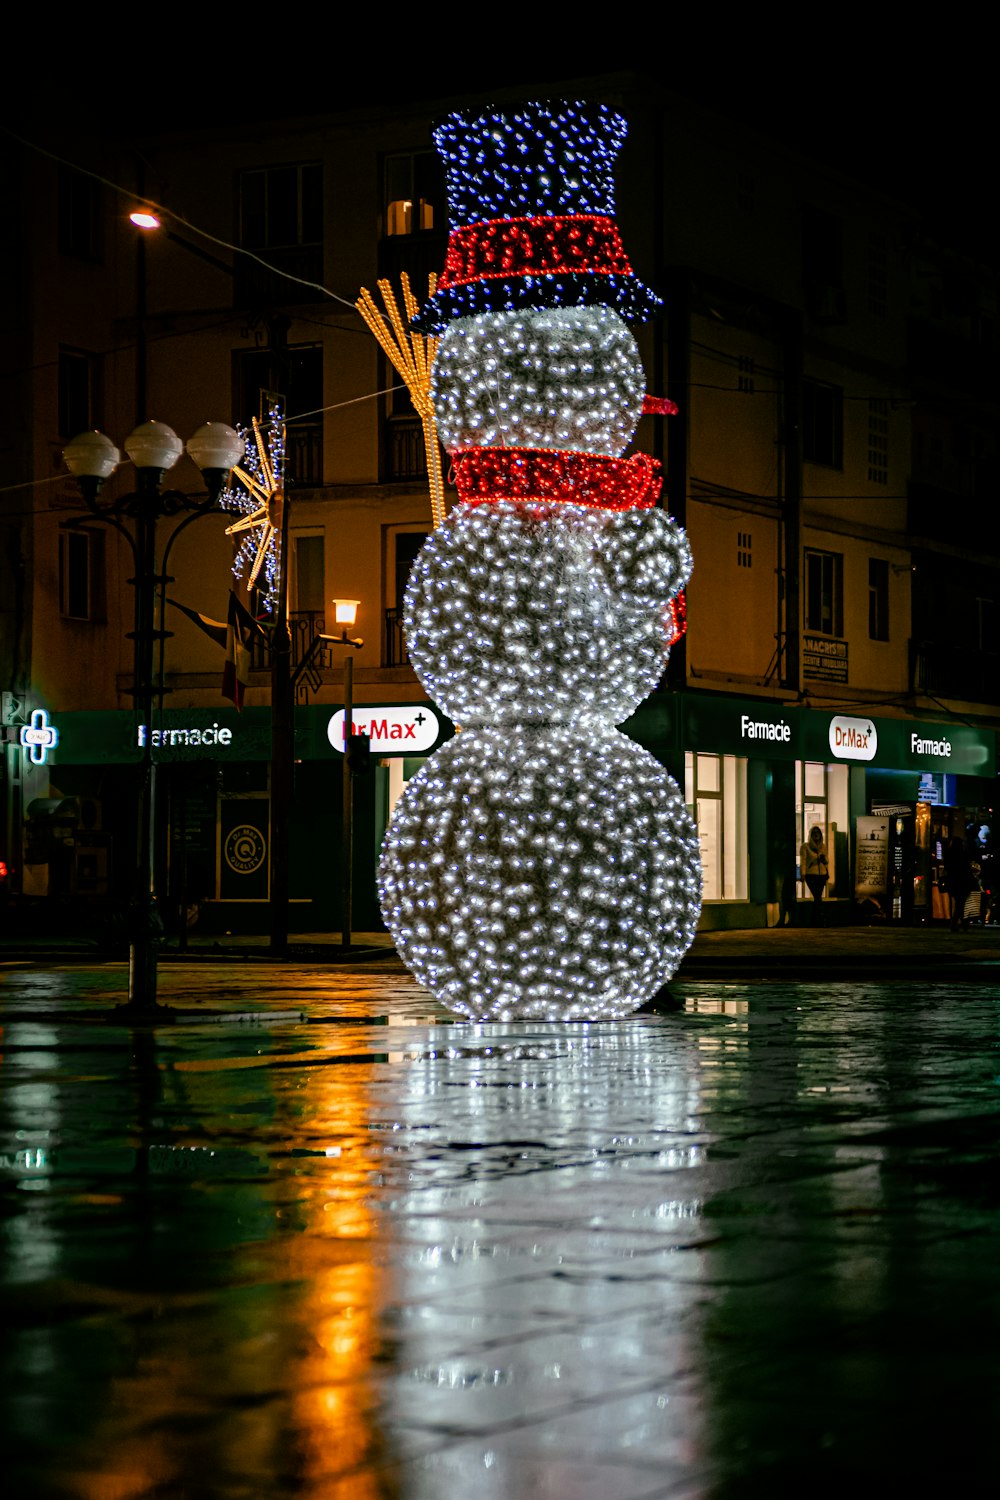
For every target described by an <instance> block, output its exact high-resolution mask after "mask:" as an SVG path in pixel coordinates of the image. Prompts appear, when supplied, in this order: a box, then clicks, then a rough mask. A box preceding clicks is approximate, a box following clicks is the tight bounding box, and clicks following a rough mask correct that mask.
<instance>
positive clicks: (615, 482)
mask: <svg viewBox="0 0 1000 1500" xmlns="http://www.w3.org/2000/svg"><path fill="white" fill-rule="evenodd" d="M659 468H660V463H659V460H658V459H655V458H650V456H649V454H648V453H635V454H633V456H632V457H631V458H608V457H605V456H603V455H601V454H594V453H577V452H563V451H561V450H560V449H555V448H465V449H463V450H462V452H460V453H455V454H453V455H452V469H453V471H454V476H455V484H456V485H457V487H458V497H459V499H460V500H465V501H466V502H467V503H468V504H470V505H482V504H484V503H485V502H487V501H490V500H542V501H547V502H554V501H560V500H561V501H563V502H564V503H565V504H567V505H591V506H602V507H603V508H604V509H605V510H649V509H650V508H651V507H652V506H653V505H655V504H656V501H657V499H658V497H659V494H660V490H661V488H662V486H663V480H662V479H661V478H660V475H659V472H658V471H659Z"/></svg>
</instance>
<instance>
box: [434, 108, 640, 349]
mask: <svg viewBox="0 0 1000 1500" xmlns="http://www.w3.org/2000/svg"><path fill="white" fill-rule="evenodd" d="M626 131H627V126H626V123H625V121H624V119H623V118H622V116H621V115H619V114H617V113H616V112H615V111H614V110H612V109H609V108H608V107H607V105H604V104H597V105H589V104H569V103H549V104H522V105H519V106H517V107H516V108H514V109H513V110H511V111H510V112H509V113H501V112H500V111H499V110H489V111H488V112H487V113H486V114H481V115H478V116H476V117H475V118H472V119H470V118H469V117H468V116H467V115H466V114H464V113H456V114H452V115H448V117H447V118H446V119H445V120H444V121H443V122H442V123H441V124H440V125H439V126H438V127H437V129H436V130H435V131H434V143H435V145H436V146H437V149H438V153H439V155H440V156H441V157H442V159H443V161H444V164H445V171H446V174H447V180H448V208H449V214H450V219H451V225H452V227H451V233H450V235H449V239H448V250H447V254H446V256H445V264H444V271H443V273H442V275H441V277H440V278H439V280H438V284H437V291H436V292H435V293H434V295H433V297H431V298H430V299H429V301H428V302H427V303H425V305H424V306H423V307H422V308H421V310H420V312H419V313H418V314H417V316H416V317H415V318H414V319H413V326H414V327H415V328H416V329H417V330H418V331H420V332H422V333H428V334H439V333H443V332H444V330H445V328H447V326H448V324H449V323H450V322H451V321H452V319H453V318H463V317H469V316H471V315H472V314H475V313H485V312H511V311H515V310H517V309H520V308H529V307H580V306H603V307H610V308H613V309H614V310H615V311H616V312H618V313H620V314H621V316H622V317H623V318H626V319H627V320H628V321H630V322H636V323H644V322H645V321H646V320H647V319H648V318H650V317H652V315H653V313H655V312H656V310H657V308H658V307H659V305H660V299H659V298H658V297H656V296H655V295H654V294H653V293H652V292H651V291H650V290H649V288H648V287H646V286H644V285H643V284H642V282H641V281H640V280H639V278H638V277H637V276H636V274H635V272H634V271H633V270H632V267H631V265H630V263H629V259H628V256H627V255H626V253H625V248H624V246H623V244H622V241H621V234H620V232H619V229H618V225H617V224H616V223H615V218H614V211H615V206H614V177H613V166H614V158H615V156H616V155H617V153H618V151H619V149H620V148H621V144H622V142H623V141H624V139H625V135H626Z"/></svg>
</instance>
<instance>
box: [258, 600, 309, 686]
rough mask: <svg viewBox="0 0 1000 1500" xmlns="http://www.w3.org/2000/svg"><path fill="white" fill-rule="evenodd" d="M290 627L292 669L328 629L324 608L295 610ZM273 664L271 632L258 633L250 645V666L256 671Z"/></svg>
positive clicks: (289, 618)
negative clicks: (317, 638)
mask: <svg viewBox="0 0 1000 1500" xmlns="http://www.w3.org/2000/svg"><path fill="white" fill-rule="evenodd" d="M288 629H289V634H290V635H291V665H292V669H293V671H294V669H295V668H296V667H297V666H298V664H299V662H300V661H301V660H302V658H303V657H304V656H305V654H306V652H307V651H308V650H309V647H310V646H311V645H312V642H313V640H314V638H315V637H316V636H317V635H321V634H322V633H323V631H325V630H326V616H325V615H324V614H323V612H322V610H318V609H300V610H293V611H292V612H291V613H290V614H289V616H288ZM270 665H271V632H270V630H268V632H267V634H266V635H260V634H256V635H254V638H253V641H252V642H251V646H250V666H251V668H252V669H253V670H254V671H258V672H259V671H264V670H266V669H267V668H269V667H270Z"/></svg>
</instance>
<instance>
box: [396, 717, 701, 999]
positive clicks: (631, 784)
mask: <svg viewBox="0 0 1000 1500" xmlns="http://www.w3.org/2000/svg"><path fill="white" fill-rule="evenodd" d="M379 887H380V893H381V898H382V913H383V916H384V917H385V920H386V924H387V925H388V927H389V929H390V931H391V932H392V935H393V938H394V939H395V942H396V946H397V948H398V950H399V953H400V955H401V956H402V958H403V960H404V961H405V962H406V964H407V965H408V967H409V968H410V969H411V970H412V972H413V973H414V975H415V976H416V978H417V979H419V980H420V982H421V983H422V984H424V985H426V986H427V988H428V989H429V990H431V991H432V993H433V994H434V995H435V996H436V998H437V999H438V1000H440V1001H441V1003H442V1004H444V1005H446V1006H447V1007H448V1008H449V1009H450V1010H454V1011H457V1012H459V1014H461V1015H464V1016H469V1017H471V1018H473V1019H477V1020H484V1021H486V1020H491V1021H493V1020H504V1021H506V1020H513V1019H522V1020H535V1021H559V1020H567V1021H568V1020H584V1019H590V1020H600V1019H605V1018H612V1017H615V1016H623V1015H627V1014H629V1013H630V1012H632V1011H634V1010H636V1009H637V1008H638V1007H639V1006H640V1005H642V1003H643V1002H644V1001H645V1000H647V999H648V998H649V997H650V996H651V995H653V994H654V993H655V992H656V990H657V989H658V988H659V987H660V985H662V984H664V983H665V982H666V981H667V980H668V979H669V978H670V976H671V975H672V974H673V973H674V971H675V970H676V968H677V966H678V964H679V963H680V960H681V958H682V957H683V955H684V953H685V952H686V950H687V949H688V947H689V946H690V944H691V941H692V939H693V937H694V930H695V924H696V923H697V920H698V913H699V910H700V906H701V861H700V854H699V848H698V839H697V833H696V830H695V828H694V825H693V823H692V821H691V818H690V815H689V814H688V812H687V809H686V808H685V806H684V802H683V799H682V797H681V794H680V792H679V791H678V789H677V786H676V784H675V783H674V782H673V781H672V780H671V778H670V777H669V776H668V775H667V773H666V771H665V770H664V769H663V767H662V766H661V765H660V764H659V762H658V761H656V760H654V759H653V757H652V756H651V755H650V754H649V753H648V752H647V751H645V750H643V749H642V748H641V746H639V745H636V744H635V743H634V741H632V740H630V739H628V738H627V737H626V736H625V735H623V734H619V733H618V731H617V730H615V729H612V728H610V727H609V728H606V729H605V728H597V729H590V730H588V732H587V733H586V734H582V733H581V732H580V731H579V730H576V731H574V730H573V729H572V728H570V727H566V726H553V725H549V726H545V727H527V726H516V727H510V726H493V725H490V726H479V727H474V728H469V729H465V730H463V732H462V733H461V734H459V735H458V736H457V737H456V738H455V739H453V740H451V741H449V743H448V744H447V745H444V746H443V747H442V748H441V749H440V750H438V751H437V753H436V754H435V755H434V756H432V757H431V759H430V760H429V761H428V762H427V764H426V765H425V766H424V767H423V769H422V770H421V771H420V773H419V774H418V775H417V776H416V777H415V778H414V779H413V780H412V781H411V782H410V783H409V785H408V786H407V787H406V790H405V791H404V793H403V795H402V797H401V798H400V800H399V802H398V803H397V804H396V808H395V811H394V812H393V816H392V822H391V824H390V826H389V831H388V833H387V835H386V839H385V844H384V845H383V849H382V859H381V864H380V868H379Z"/></svg>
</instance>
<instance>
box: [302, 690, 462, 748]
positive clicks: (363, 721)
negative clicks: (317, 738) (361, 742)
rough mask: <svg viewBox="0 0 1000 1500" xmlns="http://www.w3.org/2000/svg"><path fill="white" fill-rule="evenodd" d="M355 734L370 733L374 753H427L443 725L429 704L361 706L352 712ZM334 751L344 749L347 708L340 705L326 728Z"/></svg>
mask: <svg viewBox="0 0 1000 1500" xmlns="http://www.w3.org/2000/svg"><path fill="white" fill-rule="evenodd" d="M352 729H353V732H354V733H355V734H367V735H368V736H369V738H370V739H371V742H372V754H373V755H424V754H425V753H426V752H427V751H428V750H429V749H430V748H431V746H432V745H433V744H435V743H436V741H437V737H438V735H439V733H440V729H441V726H440V724H439V722H438V717H437V715H436V714H435V712H434V710H433V709H431V708H428V706H427V704H426V703H414V704H400V705H397V706H395V707H389V708H386V707H379V708H369V707H366V706H365V705H364V704H361V705H359V706H358V707H357V708H356V709H355V710H354V712H353V715H352ZM326 733H327V738H328V739H329V741H330V744H331V745H332V746H333V748H334V749H335V750H339V751H341V753H343V749H344V710H343V709H342V708H338V710H337V712H336V713H335V714H334V715H333V716H332V718H331V719H330V722H329V724H328V725H327V727H326Z"/></svg>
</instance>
